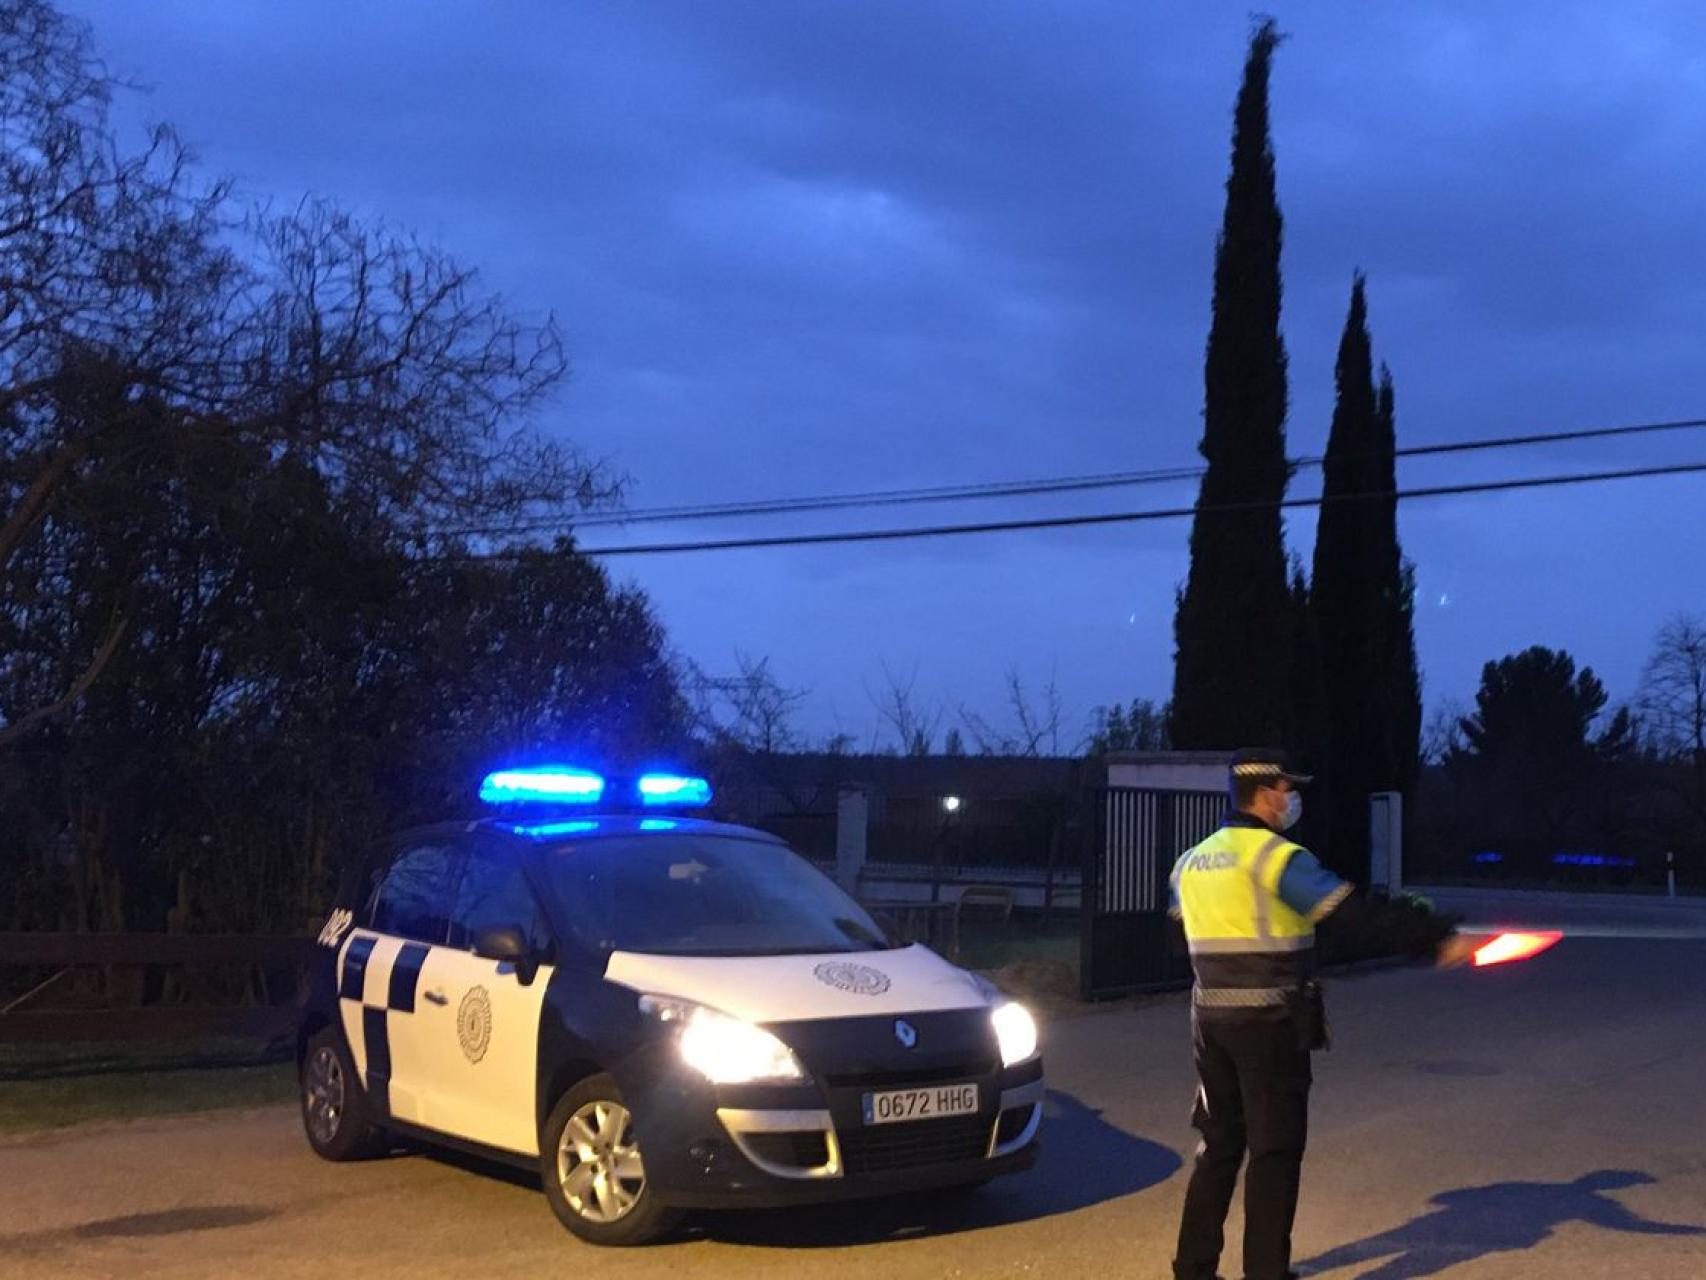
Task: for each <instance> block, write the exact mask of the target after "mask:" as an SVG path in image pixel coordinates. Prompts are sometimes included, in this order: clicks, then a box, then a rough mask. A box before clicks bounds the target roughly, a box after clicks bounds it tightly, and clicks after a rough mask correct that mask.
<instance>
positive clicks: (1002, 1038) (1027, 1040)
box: [989, 1000, 1037, 1067]
mask: <svg viewBox="0 0 1706 1280" xmlns="http://www.w3.org/2000/svg"><path fill="white" fill-rule="evenodd" d="M989 1020H990V1022H991V1023H993V1024H994V1026H995V1040H996V1043H997V1044H999V1045H1000V1046H1001V1065H1002V1066H1004V1067H1011V1066H1013V1065H1014V1064H1015V1063H1019V1062H1023V1061H1025V1059H1027V1058H1030V1057H1033V1056H1035V1054H1036V1052H1037V1020H1036V1019H1035V1018H1033V1017H1032V1016H1031V1011H1030V1010H1029V1009H1027V1008H1025V1006H1024V1005H1022V1004H1018V1003H1016V1002H1015V1001H1012V1000H1009V1001H1007V1002H1006V1003H1005V1004H999V1005H997V1006H996V1007H995V1008H994V1009H992V1010H991V1011H990V1014H989Z"/></svg>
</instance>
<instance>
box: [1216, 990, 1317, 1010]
mask: <svg viewBox="0 0 1706 1280" xmlns="http://www.w3.org/2000/svg"><path fill="white" fill-rule="evenodd" d="M1296 991H1297V988H1296V987H1192V988H1191V1002H1192V1003H1193V1004H1196V1005H1198V1006H1200V1007H1201V1008H1204V1009H1274V1008H1278V1007H1280V1006H1282V1005H1285V1004H1287V1003H1289V1002H1290V1001H1291V999H1292V998H1293V996H1294V995H1295V993H1296Z"/></svg>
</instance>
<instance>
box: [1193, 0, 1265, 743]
mask: <svg viewBox="0 0 1706 1280" xmlns="http://www.w3.org/2000/svg"><path fill="white" fill-rule="evenodd" d="M1279 42H1280V35H1279V32H1278V31H1277V29H1276V28H1275V26H1274V23H1273V20H1272V19H1265V20H1263V21H1262V22H1261V23H1260V24H1259V25H1258V26H1257V27H1256V29H1255V31H1254V32H1253V33H1252V35H1251V38H1250V50H1249V56H1248V57H1247V58H1246V60H1245V63H1244V81H1243V86H1242V87H1241V89H1240V90H1239V93H1238V103H1237V107H1236V109H1235V111H1234V115H1233V130H1232V171H1231V175H1230V176H1229V177H1228V178H1227V181H1226V209H1225V214H1224V217H1223V220H1222V224H1221V231H1220V237H1219V240H1218V242H1217V244H1216V246H1215V257H1214V315H1213V320H1212V322H1211V324H1210V327H1209V335H1208V351H1207V358H1206V360H1205V362H1204V372H1203V381H1204V402H1203V436H1202V441H1201V444H1200V445H1199V446H1198V447H1199V449H1200V451H1201V453H1202V455H1203V457H1204V458H1205V459H1206V460H1207V462H1208V469H1207V472H1206V473H1205V475H1204V476H1203V482H1202V488H1201V490H1200V492H1199V494H1198V498H1197V514H1196V518H1195V521H1194V523H1193V524H1192V527H1191V567H1190V574H1189V577H1188V578H1187V579H1186V584H1185V588H1184V590H1183V591H1182V592H1181V593H1180V595H1179V598H1178V602H1177V613H1176V616H1175V619H1174V642H1175V653H1174V669H1173V700H1172V714H1171V718H1170V723H1169V731H1170V737H1171V740H1172V743H1173V745H1174V747H1176V748H1183V749H1193V748H1194V749H1219V748H1229V747H1237V746H1240V745H1247V744H1270V743H1271V744H1278V743H1281V742H1283V741H1284V739H1285V736H1286V734H1287V732H1288V731H1289V730H1290V728H1291V707H1290V696H1289V692H1288V689H1289V682H1288V680H1287V673H1288V670H1289V662H1290V648H1291V632H1292V626H1291V610H1290V603H1291V600H1290V593H1289V591H1288V590H1287V583H1286V558H1285V548H1284V532H1283V527H1282V524H1281V519H1280V508H1279V502H1280V500H1281V498H1283V497H1284V495H1285V485H1286V479H1287V466H1286V459H1285V412H1286V355H1285V343H1284V340H1283V339H1282V338H1281V336H1280V328H1279V320H1280V239H1281V219H1280V211H1279V202H1278V199H1277V197H1276V195H1275V190H1274V154H1273V146H1272V143H1271V139H1270V136H1269V128H1268V77H1269V70H1270V68H1271V65H1272V62H1273V54H1274V50H1275V48H1277V47H1278V45H1279ZM1228 504H1230V505H1235V506H1237V507H1238V508H1239V509H1238V510H1234V511H1212V510H1205V508H1212V507H1218V506H1223V505H1228Z"/></svg>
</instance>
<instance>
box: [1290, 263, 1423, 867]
mask: <svg viewBox="0 0 1706 1280" xmlns="http://www.w3.org/2000/svg"><path fill="white" fill-rule="evenodd" d="M1335 377H1336V381H1337V398H1336V400H1335V402H1334V407H1333V424H1332V429H1331V431H1330V433H1329V435H1328V438H1327V455H1326V459H1325V463H1324V466H1323V477H1322V481H1323V485H1322V496H1323V498H1324V499H1325V501H1324V502H1323V504H1322V507H1321V517H1320V522H1319V525H1318V526H1317V531H1316V536H1315V572H1314V577H1313V582H1312V583H1311V588H1310V611H1311V614H1312V616H1313V620H1314V635H1315V637H1316V641H1317V643H1318V645H1319V648H1320V655H1321V663H1322V671H1323V672H1324V673H1325V675H1326V676H1327V678H1326V679H1325V681H1324V694H1325V696H1324V709H1325V713H1326V715H1325V722H1326V723H1325V734H1324V738H1325V747H1326V750H1325V753H1324V760H1323V761H1322V762H1321V770H1320V772H1321V774H1322V779H1321V780H1322V783H1323V785H1322V787H1320V788H1319V789H1318V790H1319V794H1320V795H1321V798H1322V800H1323V801H1324V802H1325V809H1326V815H1325V817H1326V825H1325V827H1324V828H1317V833H1316V838H1317V841H1318V844H1319V845H1320V849H1319V850H1318V851H1319V852H1321V853H1323V856H1324V857H1325V858H1326V859H1327V860H1328V862H1329V863H1330V864H1331V865H1332V866H1333V867H1334V868H1335V869H1336V870H1337V871H1339V873H1340V874H1342V875H1346V876H1352V877H1355V878H1357V879H1365V878H1366V876H1367V868H1368V796H1369V794H1370V793H1371V792H1375V791H1404V792H1409V791H1410V790H1412V789H1413V787H1414V784H1415V775H1416V769H1417V764H1418V755H1419V749H1420V746H1419V744H1420V735H1421V692H1420V678H1419V676H1418V674H1417V670H1416V655H1415V636H1414V630H1413V627H1412V624H1411V614H1412V611H1413V601H1412V596H1413V591H1414V586H1413V581H1414V579H1413V574H1412V573H1411V571H1410V568H1409V566H1408V565H1407V564H1406V563H1405V562H1404V559H1403V554H1402V552H1401V551H1400V549H1399V545H1398V508H1397V499H1396V498H1395V497H1394V496H1392V495H1393V494H1394V491H1395V490H1396V488H1397V468H1396V454H1395V450H1396V445H1397V429H1396V410H1395V407H1394V395H1393V390H1392V375H1391V373H1390V372H1389V371H1388V370H1386V369H1385V368H1384V366H1383V367H1382V369H1381V381H1380V386H1379V388H1378V390H1377V389H1376V387H1375V383H1374V371H1373V355H1372V350H1371V344H1370V341H1369V336H1368V305H1367V296H1366V281H1365V280H1364V278H1363V276H1362V275H1361V274H1360V273H1359V274H1357V275H1356V276H1355V277H1354V278H1353V281H1352V284H1351V301H1350V309H1349V312H1348V314H1347V315H1346V317H1345V330H1344V335H1343V337H1342V338H1341V339H1340V343H1339V358H1338V363H1337V366H1336V369H1335Z"/></svg>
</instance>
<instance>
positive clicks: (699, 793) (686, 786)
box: [635, 773, 711, 809]
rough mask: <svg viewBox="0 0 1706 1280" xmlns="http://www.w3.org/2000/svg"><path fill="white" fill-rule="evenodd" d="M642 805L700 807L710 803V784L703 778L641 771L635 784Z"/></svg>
mask: <svg viewBox="0 0 1706 1280" xmlns="http://www.w3.org/2000/svg"><path fill="white" fill-rule="evenodd" d="M635 789H636V790H638V791H639V793H640V803H641V804H643V805H647V806H651V805H658V806H663V805H681V806H685V807H687V808H695V809H696V808H702V807H703V806H705V805H708V804H710V803H711V784H710V783H709V782H707V781H705V779H703V778H684V777H681V776H679V775H677V774H673V773H643V774H641V775H640V780H639V782H638V783H636V784H635Z"/></svg>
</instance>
